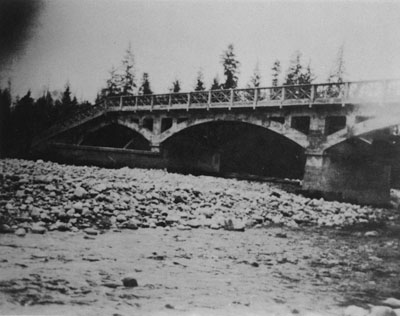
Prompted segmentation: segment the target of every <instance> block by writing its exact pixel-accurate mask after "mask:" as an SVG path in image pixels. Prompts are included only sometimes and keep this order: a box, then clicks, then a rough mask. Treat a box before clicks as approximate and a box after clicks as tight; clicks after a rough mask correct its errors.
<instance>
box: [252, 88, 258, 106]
mask: <svg viewBox="0 0 400 316" xmlns="http://www.w3.org/2000/svg"><path fill="white" fill-rule="evenodd" d="M257 103H258V88H255V89H254V101H253V109H255V108H256V106H257Z"/></svg>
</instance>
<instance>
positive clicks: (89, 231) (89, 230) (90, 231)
mask: <svg viewBox="0 0 400 316" xmlns="http://www.w3.org/2000/svg"><path fill="white" fill-rule="evenodd" d="M84 232H85V233H86V234H88V235H91V236H96V235H98V233H99V232H98V231H97V230H96V229H94V228H90V227H89V228H86V229H85V230H84Z"/></svg>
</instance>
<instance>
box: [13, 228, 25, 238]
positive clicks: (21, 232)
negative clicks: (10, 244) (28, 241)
mask: <svg viewBox="0 0 400 316" xmlns="http://www.w3.org/2000/svg"><path fill="white" fill-rule="evenodd" d="M14 234H15V235H17V236H19V237H24V236H25V235H26V230H25V229H24V228H18V229H17V230H16V231H15V233H14Z"/></svg>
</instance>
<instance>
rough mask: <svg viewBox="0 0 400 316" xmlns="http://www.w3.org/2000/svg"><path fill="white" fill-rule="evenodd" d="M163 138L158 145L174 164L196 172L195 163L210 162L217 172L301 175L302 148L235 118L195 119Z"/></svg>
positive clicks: (277, 175) (258, 126)
mask: <svg viewBox="0 0 400 316" xmlns="http://www.w3.org/2000/svg"><path fill="white" fill-rule="evenodd" d="M185 126H186V127H185V128H180V130H179V131H178V129H175V131H174V133H170V134H169V135H168V137H167V136H165V135H164V136H165V138H164V139H163V142H162V143H161V147H162V149H163V152H164V153H166V157H167V159H168V160H169V161H172V162H173V164H174V165H175V166H177V168H178V169H179V167H185V168H186V169H188V171H190V172H196V165H198V163H199V162H201V161H203V162H205V161H209V162H210V163H211V161H214V160H213V159H214V158H215V155H218V157H219V158H218V160H219V162H220V163H219V173H222V174H233V173H235V174H236V173H237V174H243V175H244V174H246V175H248V174H251V175H257V176H267V177H283V178H286V177H291V178H301V177H302V175H303V172H304V163H305V156H304V152H305V149H304V147H302V146H300V145H299V144H298V143H297V142H294V141H292V140H291V139H289V138H287V137H285V136H283V135H282V134H278V133H276V132H273V131H271V129H267V128H265V127H264V126H260V125H257V124H252V123H249V122H242V121H238V120H235V121H234V120H232V121H230V120H229V121H228V120H202V123H200V120H197V122H196V124H185Z"/></svg>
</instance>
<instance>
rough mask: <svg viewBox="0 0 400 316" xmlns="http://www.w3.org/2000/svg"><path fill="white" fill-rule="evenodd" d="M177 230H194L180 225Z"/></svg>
mask: <svg viewBox="0 0 400 316" xmlns="http://www.w3.org/2000/svg"><path fill="white" fill-rule="evenodd" d="M176 228H177V229H179V230H191V229H192V228H190V227H189V226H186V225H178V226H176Z"/></svg>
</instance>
